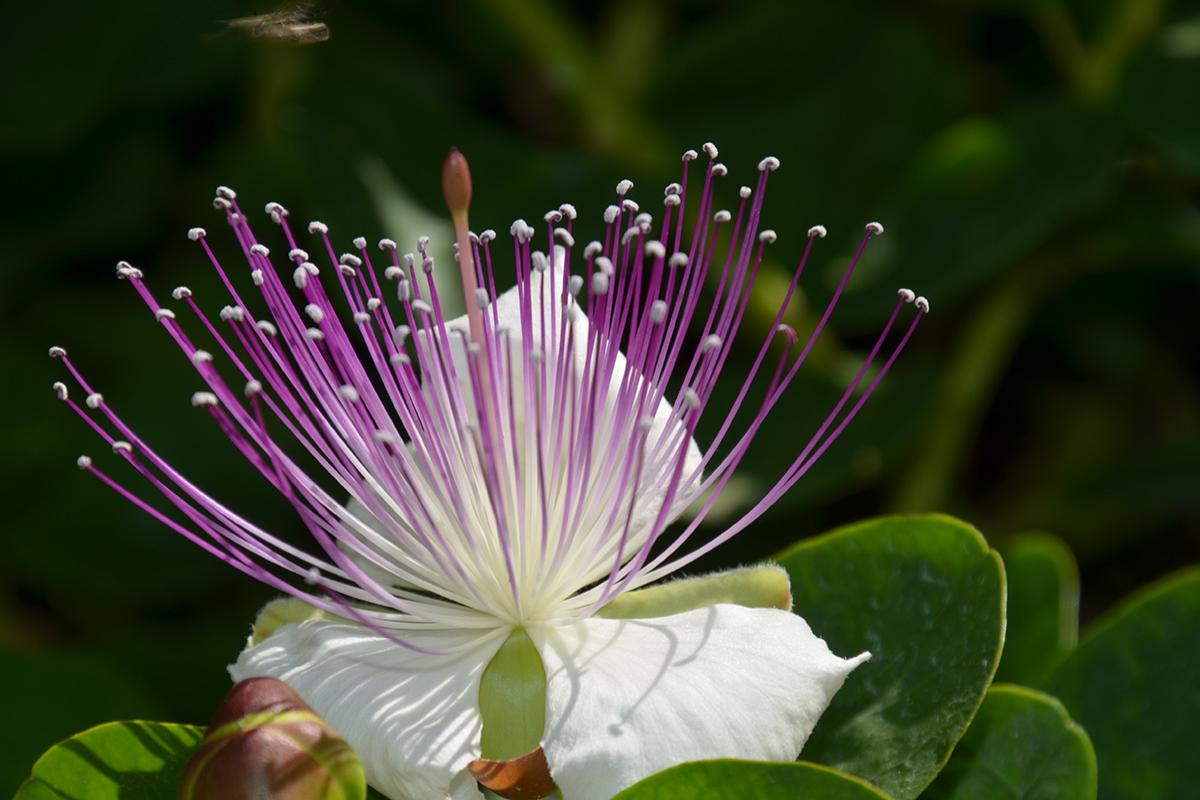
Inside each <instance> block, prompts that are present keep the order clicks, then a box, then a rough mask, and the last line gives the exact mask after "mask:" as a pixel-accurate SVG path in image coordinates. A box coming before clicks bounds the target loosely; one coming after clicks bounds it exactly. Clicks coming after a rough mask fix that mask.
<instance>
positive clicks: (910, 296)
mask: <svg viewBox="0 0 1200 800" xmlns="http://www.w3.org/2000/svg"><path fill="white" fill-rule="evenodd" d="M896 294H898V295H900V299H901V300H903V301H904V302H906V303H911V302H912V301H913V300H916V299H917V293H916V292H914V291H913V290H912V289H901V290H899V291H898V292H896Z"/></svg>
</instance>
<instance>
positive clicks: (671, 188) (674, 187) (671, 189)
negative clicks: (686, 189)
mask: <svg viewBox="0 0 1200 800" xmlns="http://www.w3.org/2000/svg"><path fill="white" fill-rule="evenodd" d="M682 191H683V186H682V185H680V184H678V183H668V184H667V187H666V188H665V189H663V195H664V196H666V197H670V196H671V195H673V194H679V193H680V192H682Z"/></svg>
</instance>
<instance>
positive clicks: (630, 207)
mask: <svg viewBox="0 0 1200 800" xmlns="http://www.w3.org/2000/svg"><path fill="white" fill-rule="evenodd" d="M640 208H641V206H639V205H638V204H637V201H635V200H630V199H629V198H625V199H624V200H622V201H621V210H622V211H632V212H633V213H635V214H636V213H637V212H638V209H640Z"/></svg>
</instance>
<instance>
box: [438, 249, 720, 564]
mask: <svg viewBox="0 0 1200 800" xmlns="http://www.w3.org/2000/svg"><path fill="white" fill-rule="evenodd" d="M564 259H565V250H564V249H563V248H562V247H555V248H554V258H553V259H552V263H551V266H550V268H549V269H547V270H546V271H545V272H538V271H533V272H532V273H531V275H530V281H531V284H532V285H531V292H530V294H531V296H532V298H533V302H532V309H533V325H532V330H531V333H532V334H533V337H532V338H533V341H532V342H524V341H523V340H522V326H521V298H520V294H519V287H516V286H514V287H512V288H510V289H509V290H508V291H506V292H504V293H503V294H501V295H500V296H499V297H498V298H496V300H495V301H494V302H493V304H492V305H491V306H488V308H487V310H486V311H485V312H484V313H485V314H486V315H487V316H488V317H489V318H491V316H492V314H493V310H492V309H493V306H494V307H495V313H496V315H497V317H498V321H499V325H498V328H499V329H506V330H507V331H508V342H509V346H510V350H511V353H512V356H511V357H512V359H513V361H512V363H513V366H514V369H515V370H517V371H515V372H514V374H515V375H516V376H517V377H516V378H515V380H514V383H515V386H514V396H513V400H514V410H515V412H516V423H517V427H518V429H519V430H523V429H524V419H523V416H524V411H525V404H524V389H523V385H524V382H523V381H522V380H521V378H520V377H519V375H520V373H519V369H520V365H521V364H523V363H524V362H523V356H522V353H523V348H528V347H534V348H537V349H542V346H543V342H542V324H541V319H542V317H541V316H540V314H542V313H543V309H544V310H545V311H544V313H545V315H546V316H545V325H546V328H547V332H548V333H549V332H550V331H551V330H554V331H555V333H554V335H555V336H557V328H556V326H554V325H551V321H552V320H558V319H561V316H560V315H561V314H562V313H563V310H562V307H561V299H560V298H561V292H562V287H563V270H564V269H565V265H564ZM539 298H540V299H539ZM551 309H555V310H554V311H551ZM552 314H554V315H556V316H552ZM446 327H447V329H449V330H451V331H460V332H462V333H463V334H464V335H466V336H469V335H470V323H469V322H468V320H467V317H466V315H463V316H460V317H456V318H454V319H452V320H447V322H446ZM568 327H569V329H570V331H571V349H572V351H573V352H572V353H571V356H572V359H571V363H572V365H573V367H574V370H575V374H576V375H577V376H582V375H583V374H584V371H585V367H586V365H587V363H588V358H587V357H588V331H589V330H590V323H589V322H588V318H587V315H586V314H584V313H582V308H581V309H580V313H579V314H578V315H577V316H576V317H575V320H574V322H572V323H570V324H569V326H568ZM417 336H418V337H419V338H420V339H421V340H422V341H423V342H424V340H425V337H426V336H427V334H426V333H425V331H418V332H417ZM424 346H426V347H427V346H428V344H427V343H426V344H425V345H424ZM450 353H451V357H452V360H453V364H454V369H455V372H456V374H457V376H458V379H459V386H460V388H461V391H462V394H463V397H464V399H465V400H466V402H467V406H468V413H469V414H470V415H471V417H472V418H475V406H474V399H473V398H474V392H473V391H472V388H471V379H470V373H469V372H468V369H467V356H466V350H465V347H464V337H463V336H459V335H457V334H451V336H450ZM546 360H547V363H551V364H554V363H557V359H556V358H555V357H554V355H553V354H552V353H547V354H546ZM626 365H627V360H626V358H625V354H624V353H622V352H618V353H617V354H616V356H615V358H614V359H613V367H612V373H611V376H610V378H609V385H608V389H607V394H606V396H605V399H606V400H607V407H608V409H609V410H610V412H611V411H612V410H613V409H614V408H615V406H616V404H617V400H618V398H619V395H620V390H621V387H622V385H623V383H625V382H626V379H625V370H626ZM641 379H642V378H641V376H638V378H637V379H635V380H634V381H633V382H631V384H629V385H627V386H626V391H627V392H629V391H632V392H634V393H635V396H636V393H637V391H638V389H639V387H640V383H639V381H640V380H641ZM555 385H556V377H555V375H554V373H553V372H552V373H551V375H550V380H549V386H548V392H549V393H550V394H551V395H553V393H554V389H555ZM630 385H631V386H632V389H630V388H629V387H630ZM426 391H428V389H426ZM680 424H681V423H680V421H679V418H678V416H677V415H675V414H674V412H673V410H672V406H671V404H670V403H669V402H668V401H667V398H666V396H665V394H664V397H663V398H662V399H661V400H660V401H659V403H658V406H657V408H655V409H654V413H653V415H652V417H651V423H650V429H649V431H648V433H647V438H646V441H647V443H648V444H649V445H650V449H651V450H653V449H654V448H653V446H654V444H655V443H656V442H657V441H658V440H659V439H660V437H662V436H663V435H664V434H666V435H667V436H668V437H672V436H676V435H678V426H679V425H680ZM668 441H672V439H671V438H668ZM600 443H601V444H603V440H602V439H601V442H600ZM604 455H605V450H604V448H603V447H599V448H597V449H596V452H595V456H594V458H595V461H596V462H597V466H598V465H599V462H600V461H601V460H602V459H603V458H604ZM701 458H702V454H701V451H700V447H699V446H698V445H697V444H696V441H695V439H692V438H690V437H689V439H688V442H687V454H686V456H685V457H684V466H683V475H684V477H685V478H686V477H688V476H690V475H691V474H692V473H693V472H695V471H696V469H697V467H698V466H699V465H700V461H701ZM652 478H653V476H647V477H646V479H645V480H644V481H643V485H642V488H641V489H640V490H639V492H638V502H637V503H636V505H635V507H634V512H633V516H632V518H631V520H630V536H629V544H628V545H627V547H626V556H625V560H628V559H630V558H632V557H633V556H634V555H635V554H636V553H637V551H638V548H639V547H641V545H642V543H643V542H645V540H646V538H647V537H648V536H649V535H650V527H651V526H652V525H653V524H654V520H655V518H656V517H657V516H658V512H659V508H660V507H661V505H662V502H663V500H664V499H665V496H666V488H667V487H666V482H667V480H668V479H669V473H668V474H667V475H661V476H657V478H658V479H657V480H653V479H652ZM552 480H553V479H552ZM550 494H551V495H553V494H554V493H553V491H551V492H550ZM694 499H695V493H694V492H691V493H689V492H685V493H682V495H677V496H676V498H675V502H674V504H673V506H672V509H671V513H670V514H669V515H668V517H667V522H668V523H669V522H671V521H673V520H674V519H676V518H677V517H678V516H679V515H680V514H681V513H682V512H683V511H684V510H685V509H686V508H687V506H688V505H690V504H691V502H692V501H693V500H694ZM605 516H606V515H605ZM610 567H611V561H608V562H606V563H604V564H603V566H602V568H601V569H600V570H598V571H595V572H593V573H589V574H587V575H585V576H583V577H582V578H581V579H580V581H579V582H580V584H586V583H589V582H591V581H593V580H595V579H596V578H598V577H601V576H602V575H604V574H606V573H607V571H608V569H609V568H610Z"/></svg>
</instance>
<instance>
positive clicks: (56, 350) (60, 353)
mask: <svg viewBox="0 0 1200 800" xmlns="http://www.w3.org/2000/svg"><path fill="white" fill-rule="evenodd" d="M49 352H50V357H51V358H64V357H66V355H67V351H66V350H64V349H63V348H61V347H59V346H58V345H55V346H54V347H51V348H50V351H49Z"/></svg>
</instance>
